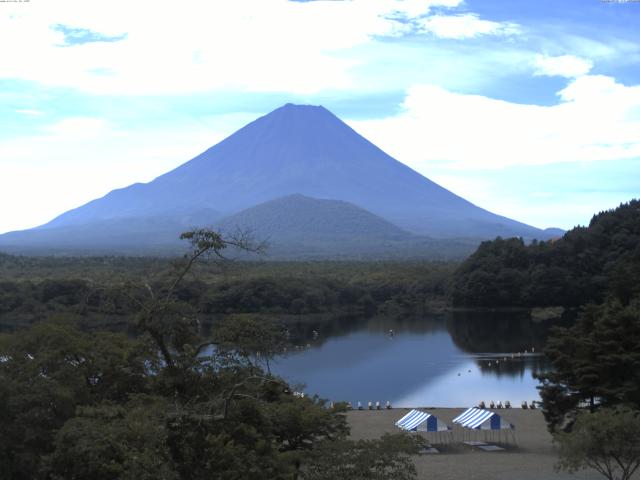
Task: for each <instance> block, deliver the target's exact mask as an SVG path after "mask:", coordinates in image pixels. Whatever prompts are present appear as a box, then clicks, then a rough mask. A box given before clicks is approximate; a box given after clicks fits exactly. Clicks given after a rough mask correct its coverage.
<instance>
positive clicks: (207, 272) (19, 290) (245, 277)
mask: <svg viewBox="0 0 640 480" xmlns="http://www.w3.org/2000/svg"><path fill="white" fill-rule="evenodd" d="M454 268H455V264H447V263H443V264H439V263H427V262H424V263H401V262H398V263H391V262H389V263H387V262H379V263H375V262H373V263H358V262H344V263H342V262H297V263H293V262H292V263H275V262H269V263H266V262H264V263H263V262H237V263H232V264H229V265H226V266H225V267H224V268H221V267H220V266H219V265H211V266H203V267H202V268H201V269H199V271H198V274H197V276H189V277H188V278H185V280H184V281H183V282H182V283H181V284H180V286H179V288H178V289H177V290H176V292H175V295H176V297H177V299H178V300H179V301H180V302H182V303H183V304H185V306H188V307H189V309H190V310H192V311H194V312H197V313H198V315H199V316H200V317H202V321H203V322H204V323H205V324H206V323H207V322H208V320H210V319H211V318H214V317H219V316H221V315H227V314H235V313H252V314H270V315H282V316H288V315H296V316H297V315H309V314H327V313H330V314H332V315H345V316H363V315H364V316H370V315H373V314H376V313H397V312H411V313H422V312H424V311H426V310H428V309H430V308H435V307H441V306H442V305H444V304H445V303H446V302H447V296H448V290H449V287H450V278H451V274H452V272H453V270H454ZM170 272H171V262H170V261H169V260H162V259H151V258H147V259H145V258H133V259H129V258H119V257H94V258H55V257H41V258H37V257H13V256H8V255H3V256H2V257H0V325H1V326H2V327H3V328H4V329H15V328H20V327H25V326H28V325H31V324H33V323H35V322H38V321H41V320H44V319H46V318H49V317H51V316H55V315H56V314H73V315H77V316H78V317H79V318H80V320H81V322H82V323H83V324H84V325H85V326H86V327H98V328H110V327H111V328H116V329H119V328H120V327H121V326H122V325H127V324H130V318H129V317H131V315H133V314H135V312H136V308H137V306H136V305H135V303H132V302H131V299H130V298H129V296H128V295H127V292H128V290H129V287H130V286H131V285H133V284H138V285H139V284H143V285H144V284H146V285H149V286H151V287H154V288H156V289H161V288H162V285H163V284H164V283H166V278H167V277H168V276H170V274H171V273H170Z"/></svg>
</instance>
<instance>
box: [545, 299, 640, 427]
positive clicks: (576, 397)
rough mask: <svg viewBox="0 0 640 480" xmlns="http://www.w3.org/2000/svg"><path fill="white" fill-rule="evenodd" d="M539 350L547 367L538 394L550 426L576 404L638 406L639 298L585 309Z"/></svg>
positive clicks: (559, 422)
mask: <svg viewBox="0 0 640 480" xmlns="http://www.w3.org/2000/svg"><path fill="white" fill-rule="evenodd" d="M545 353H546V355H547V357H548V358H549V359H550V360H551V364H552V366H553V368H552V369H551V370H550V371H549V372H547V373H545V374H544V375H542V376H541V379H542V381H543V383H542V386H541V388H540V394H541V396H542V400H543V404H544V410H543V411H544V413H545V416H546V419H547V422H548V424H549V426H550V428H551V430H555V429H556V428H557V427H561V426H563V425H566V424H567V423H570V422H571V420H572V418H573V416H574V415H575V410H576V408H577V407H578V406H579V405H581V404H587V405H589V406H590V407H591V408H592V409H593V408H595V407H596V404H597V405H603V406H611V405H618V404H625V405H631V406H633V407H634V408H639V409H640V299H636V300H633V301H631V303H629V304H628V305H623V304H622V303H621V302H620V301H619V300H618V299H616V298H611V299H609V300H608V301H607V302H605V303H604V304H602V305H599V306H596V305H590V306H588V307H586V308H585V310H584V311H583V312H582V314H581V316H580V318H579V319H578V321H577V322H576V324H575V325H574V326H572V327H570V328H558V329H556V331H555V333H554V334H553V335H552V336H551V337H550V338H549V340H548V344H547V347H546V349H545Z"/></svg>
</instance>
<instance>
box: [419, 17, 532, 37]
mask: <svg viewBox="0 0 640 480" xmlns="http://www.w3.org/2000/svg"><path fill="white" fill-rule="evenodd" d="M419 24H420V26H421V28H422V29H423V30H424V31H425V32H430V33H433V34H434V35H435V36H437V37H440V38H453V39H465V38H473V37H478V36H481V35H497V36H510V35H517V34H518V33H520V27H519V26H518V25H517V24H515V23H512V22H493V21H491V20H483V19H481V18H480V17H479V16H478V15H477V14H475V13H465V14H457V15H431V16H428V17H425V18H423V19H421V20H420V21H419Z"/></svg>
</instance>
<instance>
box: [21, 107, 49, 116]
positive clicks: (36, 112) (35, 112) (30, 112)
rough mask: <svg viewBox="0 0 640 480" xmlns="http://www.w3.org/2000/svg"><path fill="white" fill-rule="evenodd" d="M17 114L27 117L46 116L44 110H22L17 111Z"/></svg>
mask: <svg viewBox="0 0 640 480" xmlns="http://www.w3.org/2000/svg"><path fill="white" fill-rule="evenodd" d="M16 113H19V114H20V115H24V116H26V117H41V116H42V115H44V112H43V111H42V110H36V109H32V108H22V109H19V110H16Z"/></svg>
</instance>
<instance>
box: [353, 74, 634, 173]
mask: <svg viewBox="0 0 640 480" xmlns="http://www.w3.org/2000/svg"><path fill="white" fill-rule="evenodd" d="M559 98H560V102H559V103H558V104H557V105H553V106H538V105H524V104H515V103H509V102H506V101H502V100H496V99H493V98H488V97H485V96H480V95H465V94H460V93H454V92H451V91H448V90H446V89H444V88H442V87H439V86H435V85H416V86H414V87H413V88H411V89H410V90H409V92H408V94H407V96H406V98H405V101H404V104H403V107H404V110H403V111H402V112H401V113H400V114H398V115H396V116H393V117H388V118H384V119H379V120H369V121H353V122H349V123H350V124H351V125H352V126H353V127H354V128H355V129H356V130H357V131H359V132H360V133H362V134H364V135H365V136H366V137H367V138H369V139H370V140H371V141H373V142H374V143H375V144H377V145H379V146H380V147H381V148H383V149H384V150H385V151H387V152H389V153H390V154H391V155H393V156H394V157H395V158H397V159H398V160H401V161H402V162H404V163H407V164H408V165H409V166H411V167H412V168H414V169H416V170H418V171H420V172H421V173H423V174H425V175H427V176H428V175H429V165H430V163H431V162H440V163H439V165H442V162H445V164H447V163H448V165H450V167H452V168H459V169H465V168H474V169H482V168H488V169H491V168H496V169H497V168H502V167H505V166H510V165H543V164H550V163H556V162H567V161H569V162H577V161H600V160H615V159H633V158H640V136H638V132H640V86H632V87H628V86H624V85H621V84H619V83H616V82H615V80H614V79H612V78H610V77H605V76H598V75H585V76H582V77H579V78H577V79H575V80H573V81H572V82H571V83H570V84H569V85H568V86H567V87H566V88H565V89H563V90H562V91H561V92H559Z"/></svg>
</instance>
